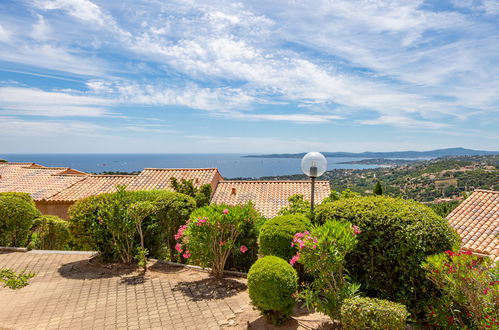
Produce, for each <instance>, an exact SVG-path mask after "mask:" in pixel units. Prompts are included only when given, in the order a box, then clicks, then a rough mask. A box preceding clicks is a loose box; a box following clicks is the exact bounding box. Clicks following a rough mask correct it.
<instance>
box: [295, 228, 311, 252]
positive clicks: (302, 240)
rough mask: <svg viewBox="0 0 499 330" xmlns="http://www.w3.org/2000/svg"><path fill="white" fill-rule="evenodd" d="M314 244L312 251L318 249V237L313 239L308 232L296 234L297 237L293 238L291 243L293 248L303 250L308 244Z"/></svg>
mask: <svg viewBox="0 0 499 330" xmlns="http://www.w3.org/2000/svg"><path fill="white" fill-rule="evenodd" d="M307 242H308V243H310V242H312V243H313V244H312V246H311V248H312V249H315V248H317V237H312V236H311V235H310V233H309V232H308V231H304V232H303V233H296V234H295V236H293V242H291V247H293V246H295V245H296V246H298V248H299V249H300V250H301V249H303V248H304V247H305V244H306V243H307Z"/></svg>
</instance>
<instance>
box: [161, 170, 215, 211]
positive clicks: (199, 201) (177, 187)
mask: <svg viewBox="0 0 499 330" xmlns="http://www.w3.org/2000/svg"><path fill="white" fill-rule="evenodd" d="M170 183H171V184H172V187H173V190H174V191H176V192H179V193H182V194H185V195H187V196H191V197H193V198H194V200H195V201H196V207H203V206H206V205H208V204H210V199H211V194H212V192H213V188H212V187H211V184H204V185H202V186H201V187H199V188H196V187H195V186H194V184H193V183H192V180H186V179H182V180H181V181H180V182H179V181H178V180H177V178H175V177H172V178H170Z"/></svg>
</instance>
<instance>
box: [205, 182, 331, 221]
mask: <svg viewBox="0 0 499 330" xmlns="http://www.w3.org/2000/svg"><path fill="white" fill-rule="evenodd" d="M310 188H311V187H310V181H221V182H219V183H218V187H217V189H216V190H215V194H214V195H213V198H212V200H211V202H212V203H217V204H221V203H225V204H228V205H236V204H240V203H246V202H248V201H252V202H253V204H254V205H255V208H256V209H257V210H258V211H259V212H260V213H261V214H262V215H263V216H264V217H266V218H272V217H275V216H276V215H277V214H278V212H279V210H280V209H281V208H282V207H284V206H287V205H289V202H288V197H290V196H292V195H295V194H302V195H303V196H305V199H306V200H310ZM330 192H331V188H330V186H329V182H328V181H316V184H315V203H316V204H319V203H321V202H322V200H323V199H324V198H326V197H328V196H329V193H330Z"/></svg>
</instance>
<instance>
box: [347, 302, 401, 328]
mask: <svg viewBox="0 0 499 330" xmlns="http://www.w3.org/2000/svg"><path fill="white" fill-rule="evenodd" d="M408 316H409V313H408V312H407V308H406V307H405V306H404V305H401V304H397V303H394V302H391V301H388V300H382V299H376V298H360V297H357V298H350V299H346V300H345V301H344V302H343V306H341V324H342V326H343V328H344V329H393V330H397V329H400V330H403V329H405V321H406V319H407V317H408Z"/></svg>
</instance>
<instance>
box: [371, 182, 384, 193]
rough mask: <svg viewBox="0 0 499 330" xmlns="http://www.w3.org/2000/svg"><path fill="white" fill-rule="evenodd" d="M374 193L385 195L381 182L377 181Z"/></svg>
mask: <svg viewBox="0 0 499 330" xmlns="http://www.w3.org/2000/svg"><path fill="white" fill-rule="evenodd" d="M373 195H375V196H378V195H379V196H380V195H383V187H381V182H379V181H377V182H376V184H375V185H374V189H373Z"/></svg>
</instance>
